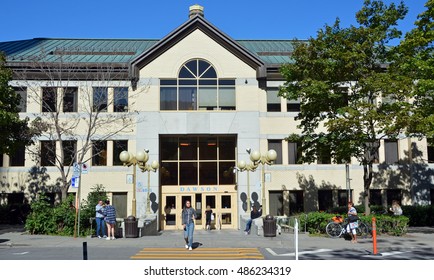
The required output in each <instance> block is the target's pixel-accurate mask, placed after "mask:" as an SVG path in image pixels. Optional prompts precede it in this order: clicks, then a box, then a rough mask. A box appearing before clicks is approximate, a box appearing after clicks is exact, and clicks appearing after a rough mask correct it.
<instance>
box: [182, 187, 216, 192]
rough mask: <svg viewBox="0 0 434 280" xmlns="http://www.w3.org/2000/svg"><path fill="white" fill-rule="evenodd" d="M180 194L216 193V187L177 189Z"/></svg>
mask: <svg viewBox="0 0 434 280" xmlns="http://www.w3.org/2000/svg"><path fill="white" fill-rule="evenodd" d="M179 191H180V192H218V191H219V188H218V187H179Z"/></svg>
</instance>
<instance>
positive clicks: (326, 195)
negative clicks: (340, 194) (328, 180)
mask: <svg viewBox="0 0 434 280" xmlns="http://www.w3.org/2000/svg"><path fill="white" fill-rule="evenodd" d="M332 208H333V192H332V191H331V190H319V191H318V210H319V211H326V212H328V211H330V210H331V209H332Z"/></svg>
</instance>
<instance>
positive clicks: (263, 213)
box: [261, 163, 267, 216]
mask: <svg viewBox="0 0 434 280" xmlns="http://www.w3.org/2000/svg"><path fill="white" fill-rule="evenodd" d="M261 183H262V216H264V215H265V212H266V209H267V206H266V205H267V204H266V202H267V201H266V198H265V170H264V163H262V164H261Z"/></svg>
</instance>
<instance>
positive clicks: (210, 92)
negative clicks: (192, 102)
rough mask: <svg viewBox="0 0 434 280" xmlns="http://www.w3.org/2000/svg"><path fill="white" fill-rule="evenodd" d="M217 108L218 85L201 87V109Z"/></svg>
mask: <svg viewBox="0 0 434 280" xmlns="http://www.w3.org/2000/svg"><path fill="white" fill-rule="evenodd" d="M215 109H217V87H203V86H201V87H199V110H215Z"/></svg>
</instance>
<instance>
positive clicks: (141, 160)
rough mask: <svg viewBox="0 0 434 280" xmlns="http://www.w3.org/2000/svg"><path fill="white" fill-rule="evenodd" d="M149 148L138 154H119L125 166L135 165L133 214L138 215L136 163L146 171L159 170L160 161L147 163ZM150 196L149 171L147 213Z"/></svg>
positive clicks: (124, 152)
mask: <svg viewBox="0 0 434 280" xmlns="http://www.w3.org/2000/svg"><path fill="white" fill-rule="evenodd" d="M148 152H149V151H148V150H143V151H139V152H137V154H136V155H134V154H132V153H130V152H128V151H122V152H121V153H120V154H119V159H120V160H121V161H122V162H123V163H124V165H125V166H133V200H132V211H131V212H132V216H134V217H135V216H136V165H137V166H138V167H139V168H140V170H142V172H145V171H149V172H150V171H154V172H155V171H157V169H158V162H157V161H153V162H152V164H151V165H149V164H146V162H147V161H148V159H149V155H148ZM149 197H150V180H149V173H148V201H147V203H148V205H147V207H146V214H150V212H151V211H150V205H149Z"/></svg>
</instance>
